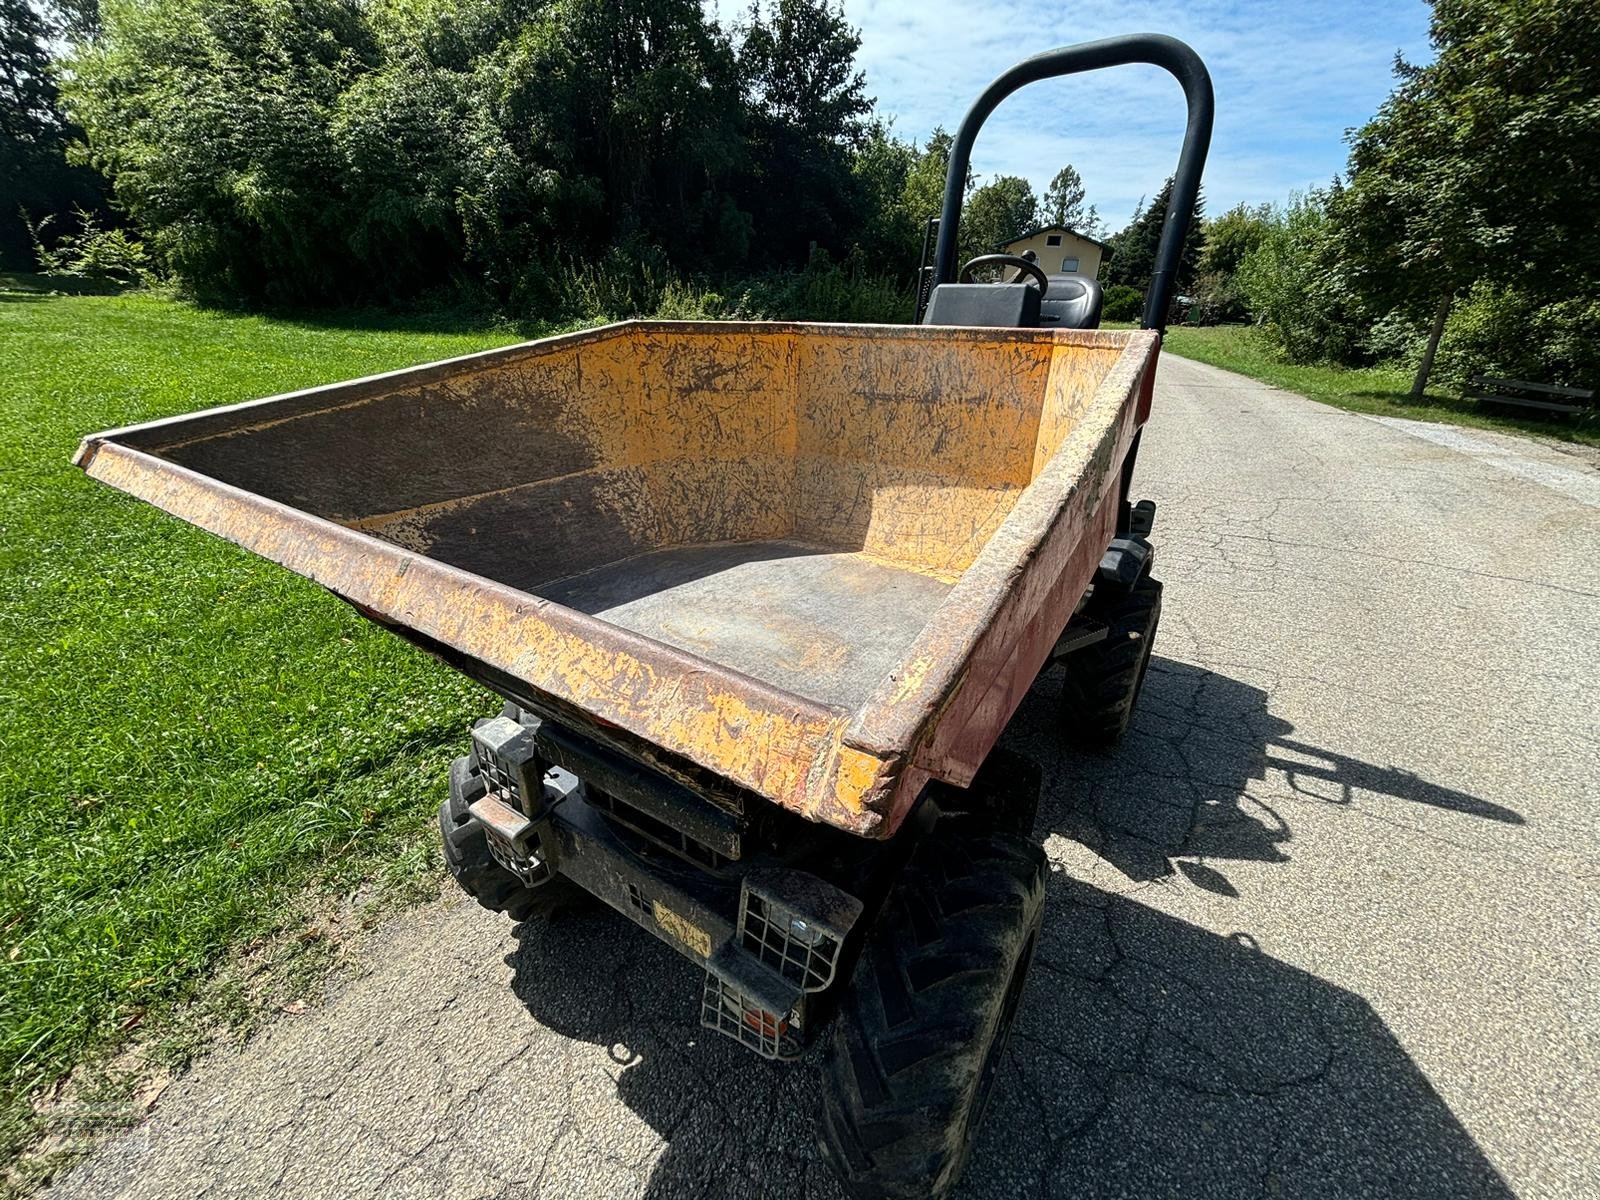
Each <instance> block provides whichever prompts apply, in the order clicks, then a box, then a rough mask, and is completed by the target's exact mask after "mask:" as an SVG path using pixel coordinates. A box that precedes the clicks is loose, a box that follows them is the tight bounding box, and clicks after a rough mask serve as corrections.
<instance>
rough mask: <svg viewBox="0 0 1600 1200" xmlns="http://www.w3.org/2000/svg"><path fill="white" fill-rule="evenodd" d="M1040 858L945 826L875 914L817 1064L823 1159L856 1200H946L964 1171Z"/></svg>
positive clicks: (971, 823) (1024, 950)
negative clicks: (893, 1199)
mask: <svg viewBox="0 0 1600 1200" xmlns="http://www.w3.org/2000/svg"><path fill="white" fill-rule="evenodd" d="M1045 876H1046V865H1045V857H1044V851H1043V850H1042V849H1040V847H1039V846H1038V845H1037V844H1035V843H1033V842H1031V841H1028V840H1026V839H1024V838H1020V837H1016V836H1015V835H1012V834H1008V833H1004V832H1000V831H996V830H994V829H993V828H992V827H990V826H988V825H987V824H986V823H985V822H983V821H982V819H981V818H975V817H972V816H966V815H957V816H951V817H945V818H943V819H941V820H940V821H939V823H938V824H937V825H936V826H935V827H934V828H933V830H932V831H930V832H929V833H928V835H927V836H926V837H925V838H924V839H923V841H922V844H921V845H919V846H918V847H917V849H916V851H915V852H914V853H913V855H912V858H911V861H910V862H909V863H908V864H907V866H906V868H905V871H904V873H903V875H902V877H901V879H900V881H899V883H898V884H897V885H896V887H895V890H894V891H893V892H892V893H891V894H890V896H889V898H888V900H887V901H886V902H885V904H884V908H883V912H882V914H881V915H880V916H879V918H878V921H877V923H876V925H875V926H874V927H873V929H872V932H871V933H870V934H869V935H868V938H867V942H866V945H865V946H864V947H863V948H862V952H861V959H860V962H859V963H858V964H857V966H856V969H855V974H854V976H853V977H852V979H851V981H850V983H849V985H848V987H847V988H846V990H845V993H844V996H843V999H842V1002H841V1005H840V1010H839V1016H838V1019H837V1021H836V1022H835V1025H834V1030H833V1036H832V1040H831V1042H830V1043H829V1044H828V1046H827V1049H826V1052H825V1058H824V1074H825V1095H824V1098H823V1119H822V1135H823V1149H824V1151H825V1153H826V1154H827V1156H828V1157H829V1158H830V1159H831V1160H832V1162H833V1164H834V1165H835V1167H837V1168H838V1170H839V1172H840V1174H841V1175H842V1176H843V1177H844V1179H845V1181H846V1183H847V1185H848V1186H849V1187H850V1188H851V1190H852V1191H853V1192H854V1193H855V1194H856V1195H858V1196H861V1197H868V1196H871V1197H896V1198H899V1197H905V1198H910V1197H916V1198H917V1200H928V1198H930V1197H939V1196H944V1195H946V1194H947V1193H948V1192H949V1190H950V1189H951V1188H952V1187H954V1186H955V1182H956V1180H957V1178H958V1177H959V1176H960V1174H961V1169H962V1167H963V1166H965V1165H966V1159H967V1155H968V1153H969V1151H970V1149H971V1146H972V1141H973V1138H974V1136H975V1134H976V1131H977V1128H978V1124H979V1121H980V1120H981V1119H982V1116H983V1110H984V1106H985V1104H986V1102H987V1101H988V1099H989V1094H990V1092H991V1091H992V1089H993V1086H994V1081H995V1078H996V1076H997V1075H998V1074H999V1068H1000V1064H1001V1061H1002V1059H1003V1058H1004V1051H1005V1046H1006V1040H1007V1036H1008V1034H1009V1033H1010V1030H1011V1022H1012V1018H1013V1017H1014V1016H1015V1014H1016V1009H1017V1001H1018V999H1019V998H1020V996H1021V994H1022V988H1023V984H1024V982H1025V980H1026V979H1027V974H1028V967H1029V964H1030V963H1031V961H1032V958H1033V946H1034V941H1035V939H1036V938H1037V935H1038V930H1039V922H1040V920H1041V918H1042V916H1043V914H1044V887H1045Z"/></svg>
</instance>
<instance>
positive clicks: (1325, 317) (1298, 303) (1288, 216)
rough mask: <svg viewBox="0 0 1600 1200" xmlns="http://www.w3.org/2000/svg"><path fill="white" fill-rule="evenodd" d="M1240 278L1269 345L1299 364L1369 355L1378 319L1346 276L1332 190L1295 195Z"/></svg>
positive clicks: (1348, 361)
mask: <svg viewBox="0 0 1600 1200" xmlns="http://www.w3.org/2000/svg"><path fill="white" fill-rule="evenodd" d="M1273 218H1274V219H1273V221H1272V224H1271V226H1270V227H1269V228H1268V229H1267V231H1266V233H1265V235H1264V236H1263V238H1262V240H1261V243H1260V245H1258V246H1257V247H1256V248H1255V249H1254V250H1252V251H1250V253H1249V254H1247V255H1246V256H1245V258H1244V261H1243V262H1242V263H1240V265H1239V270H1238V273H1237V274H1236V275H1235V277H1234V278H1235V280H1236V282H1237V286H1238V288H1239V290H1240V292H1242V293H1243V295H1244V298H1245V302H1246V304H1247V305H1248V307H1249V309H1250V312H1251V314H1252V315H1253V316H1254V317H1255V320H1256V321H1257V323H1258V324H1259V325H1260V326H1261V329H1262V332H1263V333H1264V334H1265V335H1266V337H1267V340H1268V342H1269V343H1270V344H1271V345H1272V346H1273V347H1274V349H1276V350H1277V351H1278V352H1279V353H1281V354H1282V355H1283V356H1284V357H1285V358H1286V359H1288V360H1289V361H1290V362H1294V363H1317V362H1331V363H1345V364H1356V363H1362V362H1366V361H1369V360H1370V357H1371V356H1370V354H1369V352H1368V350H1367V347H1366V345H1365V340H1364V335H1365V332H1366V330H1367V329H1368V328H1369V326H1370V324H1371V322H1370V320H1369V319H1368V317H1367V314H1366V313H1364V312H1363V311H1362V308H1361V305H1360V303H1359V301H1358V300H1357V299H1356V297H1355V294H1354V292H1352V291H1351V289H1350V287H1349V284H1348V281H1347V280H1346V279H1345V276H1344V269H1343V266H1342V263H1341V259H1340V253H1339V251H1340V247H1339V245H1338V242H1337V238H1336V236H1335V233H1334V231H1333V229H1332V226H1331V223H1330V222H1329V220H1328V209H1327V194H1326V193H1324V192H1321V191H1316V190H1313V191H1310V192H1307V193H1305V194H1304V195H1297V196H1292V197H1290V200H1289V204H1288V206H1287V207H1286V208H1284V209H1282V210H1280V211H1278V212H1276V213H1274V214H1273Z"/></svg>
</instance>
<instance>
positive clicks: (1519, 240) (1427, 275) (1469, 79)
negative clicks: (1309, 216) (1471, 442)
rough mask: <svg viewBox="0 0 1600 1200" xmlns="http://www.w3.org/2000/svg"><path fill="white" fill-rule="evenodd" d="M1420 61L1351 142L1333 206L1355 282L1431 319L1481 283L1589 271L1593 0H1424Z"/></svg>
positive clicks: (1598, 265) (1561, 281)
mask: <svg viewBox="0 0 1600 1200" xmlns="http://www.w3.org/2000/svg"><path fill="white" fill-rule="evenodd" d="M1430 40H1431V41H1432V44H1433V47H1434V49H1435V51H1436V58H1435V59H1434V61H1433V62H1431V63H1429V64H1428V65H1426V66H1415V65H1412V64H1409V63H1406V62H1405V61H1403V60H1400V59H1397V60H1396V62H1395V72H1396V75H1397V76H1398V78H1399V81H1400V82H1399V85H1398V86H1397V87H1396V88H1395V90H1394V92H1393V93H1392V94H1391V95H1390V97H1389V99H1388V100H1387V101H1385V102H1384V104H1383V107H1382V108H1380V109H1379V111H1378V113H1377V115H1376V116H1374V117H1373V119H1372V120H1371V121H1369V122H1368V123H1367V124H1366V125H1365V126H1363V127H1362V128H1361V129H1360V130H1359V131H1357V133H1356V134H1355V135H1354V137H1353V138H1352V141H1351V151H1350V170H1349V183H1348V186H1347V187H1346V189H1345V190H1344V193H1343V194H1342V195H1341V196H1339V197H1337V198H1336V199H1335V200H1334V201H1333V203H1332V205H1331V209H1330V215H1331V217H1332V219H1333V221H1334V224H1335V226H1336V227H1337V230H1338V234H1339V238H1340V240H1341V242H1342V243H1343V245H1344V247H1345V260H1346V264H1347V269H1348V276H1349V280H1350V283H1351V285H1352V286H1353V287H1354V288H1355V289H1356V290H1357V291H1358V292H1359V293H1360V294H1361V296H1362V297H1363V299H1364V300H1365V301H1366V303H1367V304H1368V305H1369V306H1370V307H1371V308H1372V309H1373V310H1374V311H1378V312H1395V313H1398V314H1402V315H1405V316H1408V317H1410V318H1412V319H1414V320H1417V321H1419V322H1427V323H1428V324H1429V326H1430V331H1429V336H1428V339H1427V345H1426V349H1425V350H1424V352H1423V355H1422V359H1421V362H1420V364H1419V366H1418V369H1417V373H1416V376H1415V379H1414V381H1413V385H1412V394H1413V395H1414V396H1420V395H1421V394H1422V393H1423V391H1424V390H1425V389H1426V387H1427V381H1428V376H1429V373H1430V371H1431V369H1432V365H1433V358H1434V352H1435V350H1436V348H1437V346H1438V344H1439V340H1440V336H1441V334H1442V333H1443V330H1444V327H1445V323H1446V321H1447V319H1448V317H1449V314H1450V310H1451V307H1452V305H1453V303H1454V301H1455V298H1456V297H1457V296H1459V295H1462V294H1463V293H1464V292H1465V291H1466V290H1467V289H1469V288H1470V287H1471V286H1472V285H1473V284H1474V283H1475V282H1477V281H1480V280H1482V281H1485V282H1488V283H1494V284H1503V285H1507V286H1514V287H1517V288H1520V289H1526V290H1527V291H1528V292H1529V293H1530V294H1532V295H1534V296H1537V297H1546V298H1549V299H1551V300H1552V301H1554V300H1559V299H1560V298H1563V297H1567V296H1572V295H1575V294H1578V293H1579V292H1581V291H1583V290H1585V289H1587V290H1589V291H1590V292H1592V291H1593V288H1594V286H1595V283H1596V281H1597V280H1600V221H1596V219H1595V217H1596V207H1595V197H1596V195H1600V155H1597V154H1596V153H1595V147H1596V146H1597V145H1600V103H1597V102H1596V100H1595V97H1596V96H1600V10H1597V9H1596V8H1595V6H1594V3H1593V0H1435V3H1434V10H1433V19H1432V23H1431V27H1430Z"/></svg>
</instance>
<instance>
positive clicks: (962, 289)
mask: <svg viewBox="0 0 1600 1200" xmlns="http://www.w3.org/2000/svg"><path fill="white" fill-rule="evenodd" d="M1051 286H1052V287H1053V286H1054V283H1052V284H1051ZM1045 303H1046V304H1048V303H1050V301H1049V300H1048V299H1047V300H1045ZM1098 311H1099V310H1098V308H1097V309H1096V312H1097V313H1098ZM922 323H923V324H924V325H985V326H989V327H991V328H993V327H999V328H1002V329H1032V328H1034V327H1035V326H1037V325H1038V324H1039V289H1038V288H1036V287H1034V286H1032V285H1031V284H1026V283H941V284H940V285H939V286H938V287H936V288H934V289H933V295H932V296H930V297H929V298H928V311H927V312H925V313H923V314H922Z"/></svg>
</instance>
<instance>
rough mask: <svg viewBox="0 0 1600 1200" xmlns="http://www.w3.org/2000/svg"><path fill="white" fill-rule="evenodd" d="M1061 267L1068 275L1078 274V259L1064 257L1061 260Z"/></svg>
mask: <svg viewBox="0 0 1600 1200" xmlns="http://www.w3.org/2000/svg"><path fill="white" fill-rule="evenodd" d="M1061 269H1062V270H1063V271H1065V272H1066V273H1067V274H1068V275H1076V274H1077V273H1078V260H1077V259H1075V258H1063V259H1062V260H1061Z"/></svg>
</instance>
